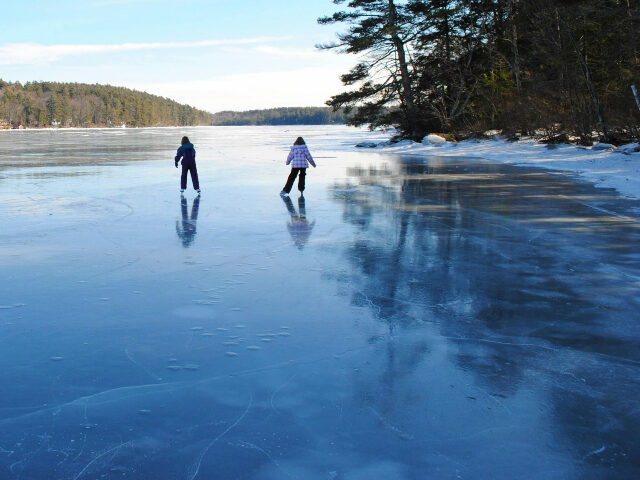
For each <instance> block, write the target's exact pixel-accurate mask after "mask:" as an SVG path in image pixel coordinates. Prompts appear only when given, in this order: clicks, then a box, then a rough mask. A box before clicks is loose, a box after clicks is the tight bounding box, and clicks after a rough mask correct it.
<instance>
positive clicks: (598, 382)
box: [333, 157, 640, 478]
mask: <svg viewBox="0 0 640 480" xmlns="http://www.w3.org/2000/svg"><path fill="white" fill-rule="evenodd" d="M333 199H334V201H335V202H336V203H338V204H341V205H342V209H343V215H344V217H343V218H344V220H345V221H346V222H349V223H351V224H352V225H354V226H355V227H357V234H356V236H355V238H354V241H353V244H352V245H351V246H350V247H349V248H348V249H347V251H346V252H345V260H346V261H347V262H349V263H350V264H351V265H352V267H353V269H354V270H353V272H354V273H353V275H354V276H356V277H357V280H355V281H354V280H353V279H351V280H350V281H349V284H350V285H352V286H357V288H353V289H352V291H351V293H350V295H351V300H352V302H353V304H356V305H361V306H366V307H368V308H370V309H371V311H372V313H373V314H374V315H375V316H376V317H377V318H378V319H379V321H380V322H382V323H383V324H384V325H386V326H387V327H388V329H389V331H390V332H391V333H392V334H394V335H402V334H403V332H411V331H414V329H415V328H416V326H420V325H425V324H434V325H437V329H438V331H439V334H440V335H442V336H443V337H444V338H446V339H447V340H448V341H449V342H451V343H453V344H455V346H456V348H455V350H456V353H455V354H453V355H454V357H455V363H456V364H457V366H458V368H460V369H461V370H463V371H466V372H470V373H472V374H473V375H474V377H475V381H476V382H477V384H478V385H482V386H483V389H484V391H485V392H486V393H487V394H488V395H489V396H490V397H492V398H493V399H494V400H496V401H497V402H502V401H505V399H514V398H517V397H519V396H520V397H521V396H522V395H523V392H529V391H536V390H538V389H542V390H544V391H547V392H548V395H549V398H548V401H549V405H548V406H547V405H545V403H544V402H543V403H539V402H541V401H542V399H540V398H539V399H538V400H537V401H536V402H534V403H535V404H534V405H531V407H532V408H535V409H538V410H540V411H545V410H546V409H547V408H548V409H549V411H548V414H549V417H550V419H549V422H550V425H549V430H550V431H552V432H553V435H554V436H555V438H556V441H559V442H560V443H564V442H567V443H568V444H573V447H571V449H574V450H575V451H578V452H583V453H582V454H580V455H579V457H580V458H576V459H575V461H576V462H577V464H576V465H581V467H580V468H584V470H583V472H582V474H581V475H580V476H579V478H634V477H635V476H636V475H637V474H639V473H640V457H639V456H638V451H637V449H636V448H635V446H636V445H638V444H639V443H640V417H639V412H640V402H639V401H638V400H637V399H638V394H640V375H639V374H640V350H638V348H637V347H638V341H639V340H640V335H639V333H640V330H639V325H638V320H640V315H639V312H640V301H639V300H640V295H639V294H640V262H639V260H640V251H639V249H638V245H640V243H639V241H640V222H639V221H638V219H637V218H634V217H633V216H631V215H630V214H629V213H627V212H628V211H629V210H630V209H631V208H632V207H636V208H637V202H636V204H635V205H634V203H633V202H624V201H621V200H618V199H616V197H615V195H614V194H613V192H612V193H611V194H609V195H607V194H606V193H605V194H603V192H602V191H596V189H594V188H593V187H592V186H590V185H587V184H583V183H576V182H574V181H573V180H572V179H571V178H570V177H568V176H567V175H565V174H562V173H547V172H541V171H539V170H534V169H526V168H514V167H508V166H496V165H491V164H486V163H482V162H472V163H470V162H469V161H468V160H464V159H460V160H459V161H451V160H448V159H438V158H431V159H428V160H426V161H422V160H421V159H416V158H414V157H406V158H403V159H401V160H400V161H399V162H396V161H394V160H393V159H390V160H389V161H388V162H382V163H380V164H378V165H376V166H367V167H363V168H359V167H354V168H351V169H349V170H348V178H347V182H346V183H337V184H336V185H335V186H334V188H333ZM407 347H410V348H407ZM386 355H387V359H386V366H385V368H384V373H383V374H382V381H383V383H384V384H385V385H386V388H388V389H392V388H393V384H394V383H397V382H398V380H399V379H401V378H402V376H403V375H408V374H409V372H411V371H412V370H413V369H416V368H418V366H419V365H420V364H421V363H422V362H426V361H429V360H428V358H429V356H430V353H429V349H428V348H427V346H426V345H425V344H423V343H421V342H416V343H415V344H413V345H406V344H403V345H402V348H396V347H395V346H394V343H390V344H389V346H388V347H387V354H386ZM532 372H533V376H534V379H533V380H532ZM383 398H389V396H388V395H384V396H383ZM473 399H474V400H476V398H475V397H473ZM520 420H521V419H520ZM513 421H514V422H518V421H519V420H518V418H517V415H514V418H513ZM561 437H566V439H565V440H560V438H561ZM564 446H565V447H566V445H564ZM591 447H593V448H591ZM610 468H611V469H613V471H615V473H611V474H609V473H608V470H609V469H610ZM552 470H553V469H552ZM532 478H536V476H535V475H532ZM537 478H568V477H565V476H564V475H563V474H561V473H560V471H555V473H553V474H552V473H551V472H549V476H545V475H543V476H542V477H537Z"/></svg>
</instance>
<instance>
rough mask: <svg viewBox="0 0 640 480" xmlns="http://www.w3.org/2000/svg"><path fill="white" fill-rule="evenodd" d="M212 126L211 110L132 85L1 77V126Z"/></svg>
mask: <svg viewBox="0 0 640 480" xmlns="http://www.w3.org/2000/svg"><path fill="white" fill-rule="evenodd" d="M123 124H124V125H127V126H129V127H152V126H174V125H175V126H191V125H210V124H211V114H210V113H208V112H204V111H202V110H198V109H196V108H193V107H190V106H188V105H181V104H179V103H177V102H175V101H173V100H170V99H168V98H162V97H158V96H156V95H150V94H148V93H143V92H138V91H135V90H131V89H128V88H122V87H112V86H109V85H88V84H82V83H56V82H28V83H26V84H24V85H22V84H20V83H7V82H5V81H3V80H0V128H3V127H4V128H11V127H13V128H16V127H18V126H20V125H22V126H24V127H29V128H35V127H52V126H64V127H116V126H121V125H123Z"/></svg>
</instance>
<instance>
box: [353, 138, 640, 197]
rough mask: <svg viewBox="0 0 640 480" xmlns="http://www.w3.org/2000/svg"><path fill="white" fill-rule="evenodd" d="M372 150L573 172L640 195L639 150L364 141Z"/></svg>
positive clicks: (495, 142) (484, 142) (476, 142)
mask: <svg viewBox="0 0 640 480" xmlns="http://www.w3.org/2000/svg"><path fill="white" fill-rule="evenodd" d="M367 146H368V147H370V148H371V149H372V150H374V151H381V150H383V151H385V152H387V153H396V154H411V155H439V156H444V157H446V156H463V157H477V158H482V159H485V160H489V161H492V162H500V163H507V164H512V165H528V166H534V167H540V168H546V169H549V170H563V171H568V172H574V173H576V174H577V175H578V176H579V177H580V178H581V179H584V180H587V181H590V182H593V183H594V184H595V185H596V186H598V187H604V188H614V189H616V190H617V191H618V192H619V193H620V194H621V195H623V196H626V197H631V198H640V152H634V153H626V154H625V153H623V152H622V151H621V150H608V149H607V150H597V149H593V148H586V147H580V146H576V145H566V144H560V145H546V144H542V143H538V142H536V141H535V140H533V139H523V140H519V141H516V142H513V141H507V140H503V139H488V140H464V141H461V142H457V143H453V142H443V143H431V142H428V141H427V140H424V142H423V143H417V142H412V141H410V140H405V141H401V142H398V143H396V144H390V143H388V142H382V143H377V144H375V146H374V144H373V143H372V144H368V145H367V144H365V147H367Z"/></svg>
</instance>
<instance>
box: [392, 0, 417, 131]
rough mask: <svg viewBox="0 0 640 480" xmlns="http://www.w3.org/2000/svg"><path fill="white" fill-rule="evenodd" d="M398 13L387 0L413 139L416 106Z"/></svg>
mask: <svg viewBox="0 0 640 480" xmlns="http://www.w3.org/2000/svg"><path fill="white" fill-rule="evenodd" d="M397 23H398V14H397V11H396V6H395V4H394V3H393V0H389V24H388V25H389V32H390V34H391V41H392V42H393V45H394V47H395V50H396V54H397V55H398V65H399V67H400V82H401V84H402V95H401V97H402V98H401V101H402V103H403V104H404V108H405V112H406V113H405V114H406V117H407V126H408V130H409V133H410V135H411V137H412V138H413V139H414V140H415V139H417V138H416V137H417V136H418V125H417V115H416V107H415V103H414V95H413V88H412V86H411V78H410V76H409V67H408V65H407V58H406V54H405V49H404V41H403V40H402V39H401V38H400V36H399V35H398V26H397Z"/></svg>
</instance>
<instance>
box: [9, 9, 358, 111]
mask: <svg viewBox="0 0 640 480" xmlns="http://www.w3.org/2000/svg"><path fill="white" fill-rule="evenodd" d="M335 10H336V6H335V5H333V3H332V2H331V0H297V1H296V0H271V1H269V0H235V1H234V0H186V1H180V2H177V1H175V0H174V1H170V0H84V1H82V2H77V1H69V0H61V1H56V2H51V1H49V0H46V1H43V0H37V1H29V0H23V1H20V2H7V4H6V5H3V6H2V15H3V22H2V23H3V28H2V33H1V36H0V78H2V79H4V80H7V81H20V82H27V81H32V80H50V81H65V82H83V83H104V84H111V85H118V86H125V87H129V88H135V89H138V90H144V91H147V92H149V93H154V94H157V95H162V96H166V97H170V98H174V99H176V100H178V101H180V102H184V103H188V104H190V105H194V106H196V107H199V108H203V109H205V110H209V111H212V112H216V111H220V110H247V109H251V108H269V107H278V106H321V105H323V104H324V102H325V101H326V100H327V99H328V98H329V97H330V96H331V95H334V94H336V93H339V92H340V91H342V86H341V84H340V81H339V75H340V74H342V73H345V72H346V71H347V70H348V69H349V68H350V67H351V66H352V65H353V64H354V63H355V62H356V59H355V58H353V57H350V56H346V55H338V54H336V53H334V52H320V51H317V50H316V49H315V48H314V45H316V44H318V43H326V42H330V41H332V40H334V39H335V33H336V32H337V31H338V30H339V28H337V27H333V26H321V25H318V24H317V21H316V20H317V18H318V17H319V16H324V15H330V14H331V13H333V12H334V11H335Z"/></svg>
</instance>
